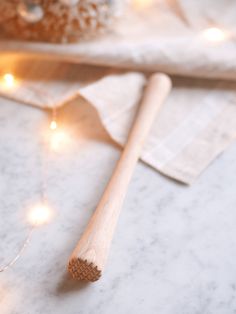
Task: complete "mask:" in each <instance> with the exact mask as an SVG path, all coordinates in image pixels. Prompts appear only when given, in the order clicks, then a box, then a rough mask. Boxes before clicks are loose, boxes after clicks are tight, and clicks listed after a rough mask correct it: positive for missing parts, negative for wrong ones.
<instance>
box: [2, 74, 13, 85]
mask: <svg viewBox="0 0 236 314" xmlns="http://www.w3.org/2000/svg"><path fill="white" fill-rule="evenodd" d="M15 82H16V80H15V77H14V75H13V74H11V73H6V74H4V75H3V82H2V83H3V85H4V86H5V87H7V88H12V87H13V86H14V85H15Z"/></svg>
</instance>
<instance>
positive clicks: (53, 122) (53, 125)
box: [50, 120, 57, 131]
mask: <svg viewBox="0 0 236 314" xmlns="http://www.w3.org/2000/svg"><path fill="white" fill-rule="evenodd" d="M56 128H57V122H56V121H55V120H52V122H51V123H50V129H51V130H52V131H54V130H56Z"/></svg>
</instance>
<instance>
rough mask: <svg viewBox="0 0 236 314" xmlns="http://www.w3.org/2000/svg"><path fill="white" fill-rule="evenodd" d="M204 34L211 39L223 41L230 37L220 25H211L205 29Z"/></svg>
mask: <svg viewBox="0 0 236 314" xmlns="http://www.w3.org/2000/svg"><path fill="white" fill-rule="evenodd" d="M203 36H204V38H205V39H207V40H209V41H213V42H221V41H224V40H225V39H226V38H227V37H228V34H227V33H226V32H225V31H223V30H222V29H220V28H218V27H210V28H207V29H206V30H204V31H203Z"/></svg>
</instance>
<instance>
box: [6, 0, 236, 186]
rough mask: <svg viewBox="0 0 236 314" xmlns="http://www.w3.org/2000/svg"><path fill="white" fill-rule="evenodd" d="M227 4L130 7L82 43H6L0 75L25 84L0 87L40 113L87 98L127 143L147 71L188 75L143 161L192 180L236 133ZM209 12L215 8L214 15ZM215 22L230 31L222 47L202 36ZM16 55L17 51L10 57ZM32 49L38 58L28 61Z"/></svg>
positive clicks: (177, 81)
mask: <svg viewBox="0 0 236 314" xmlns="http://www.w3.org/2000/svg"><path fill="white" fill-rule="evenodd" d="M223 3H225V1H224V0H222V1H220V0H218V1H213V0H210V1H208V3H207V1H204V2H203V1H197V2H196V1H194V0H193V1H191V0H190V1H187V0H182V1H175V0H166V1H158V3H156V4H155V5H154V6H153V7H151V8H150V9H143V10H142V11H135V10H133V11H128V12H127V13H126V16H125V18H124V19H122V20H120V21H119V22H117V25H116V26H115V28H114V30H113V32H111V33H110V34H108V35H106V36H103V37H102V38H99V39H94V40H92V41H89V42H82V43H78V44H68V45H55V44H44V43H22V42H16V41H10V40H6V39H5V40H2V41H0V49H1V51H2V54H1V60H0V69H1V72H2V73H5V72H8V71H11V72H14V73H15V75H16V77H17V78H18V82H17V84H16V86H15V87H14V89H6V88H5V87H4V86H3V85H1V86H0V93H1V94H2V95H4V96H7V97H10V98H13V99H15V100H18V101H22V102H25V103H29V104H33V105H37V106H41V107H53V106H61V105H63V104H65V103H66V102H67V101H69V100H70V99H71V98H74V97H78V95H80V96H82V97H84V98H85V99H86V100H87V101H88V102H89V103H90V104H92V105H93V106H94V107H95V108H96V109H97V110H98V113H99V115H100V118H101V121H102V123H103V125H104V126H105V128H106V130H107V131H108V132H109V134H110V135H111V137H112V138H113V139H114V140H115V141H116V142H118V143H120V144H121V145H122V144H124V142H125V139H126V136H127V131H128V129H129V126H130V124H131V121H132V118H133V116H134V114H135V112H136V109H137V106H138V102H139V100H140V97H141V95H142V91H143V88H144V85H145V82H146V74H147V72H150V71H163V72H165V73H168V74H171V75H178V76H182V78H181V77H178V78H177V77H172V79H173V86H174V87H173V90H172V92H171V95H170V97H169V98H168V100H167V102H166V104H165V106H164V107H163V110H162V111H161V114H160V116H159V117H158V119H157V121H156V123H155V125H154V127H153V129H152V133H151V135H150V137H149V139H148V141H147V143H146V146H145V148H144V151H143V154H142V160H143V161H145V162H146V163H148V164H149V165H151V166H152V167H154V168H155V169H157V170H159V171H160V172H161V173H163V174H165V175H167V176H169V177H171V178H174V179H176V180H178V181H181V182H183V183H186V184H190V183H192V182H194V180H195V179H196V178H197V177H198V175H199V174H200V173H201V172H202V171H203V170H204V169H205V168H206V166H207V165H208V164H209V163H210V162H211V161H212V160H213V159H214V158H215V157H216V156H217V155H218V154H220V153H221V152H222V151H223V150H224V149H225V148H226V147H227V146H228V145H229V144H230V143H231V142H232V141H233V140H234V139H235V136H236V89H235V88H236V82H234V80H235V79H236V58H235V56H236V43H235V38H234V27H233V23H232V22H233V17H232V13H231V12H232V8H233V7H234V9H236V4H235V3H234V1H233V0H232V1H229V0H228V1H227V4H228V8H229V10H227V6H226V5H224V4H223ZM208 7H213V8H214V9H213V10H209V12H210V13H209V15H207V14H206V13H205V12H206V10H205V9H206V8H208ZM204 8H205V9H204ZM235 12H236V11H235ZM212 25H217V26H220V27H221V28H223V29H225V33H226V35H227V36H226V38H225V40H224V41H222V42H218V43H213V42H211V41H207V40H206V39H205V37H204V36H203V30H204V28H206V27H208V26H212ZM4 52H8V53H7V55H6V54H5V55H4ZM9 52H13V53H15V54H13V55H12V56H9ZM16 52H21V54H20V55H19V53H17V55H16ZM26 53H30V54H33V55H34V56H37V59H29V58H28V57H27V55H26ZM38 56H40V57H41V58H40V59H39V58H38ZM42 57H47V58H50V59H51V61H48V60H44V58H42ZM55 59H57V61H55ZM52 60H53V61H52ZM65 61H70V63H68V62H65ZM72 63H73V64H72ZM85 64H90V65H85ZM92 65H99V66H100V67H96V66H92ZM102 66H109V68H108V67H102ZM111 66H112V67H111ZM140 70H142V71H145V74H144V73H142V72H138V71H140ZM131 71H132V72H131ZM212 78H214V80H212ZM223 79H224V80H223ZM229 80H231V81H229Z"/></svg>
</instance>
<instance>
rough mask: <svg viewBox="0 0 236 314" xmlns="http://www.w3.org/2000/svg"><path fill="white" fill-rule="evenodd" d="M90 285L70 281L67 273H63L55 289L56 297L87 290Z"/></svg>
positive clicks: (83, 282)
mask: <svg viewBox="0 0 236 314" xmlns="http://www.w3.org/2000/svg"><path fill="white" fill-rule="evenodd" d="M89 286H90V283H88V282H85V281H78V280H74V279H72V277H71V276H70V275H69V274H68V273H64V275H63V277H62V279H61V281H60V282H59V284H58V286H57V288H56V295H61V294H67V293H71V292H72V291H77V292H78V291H80V290H85V289H88V288H89Z"/></svg>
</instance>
